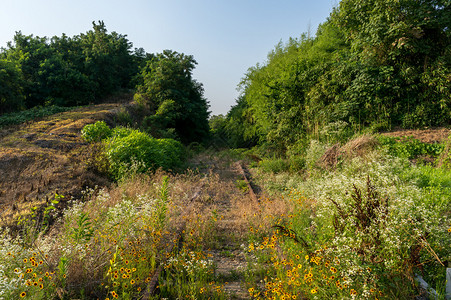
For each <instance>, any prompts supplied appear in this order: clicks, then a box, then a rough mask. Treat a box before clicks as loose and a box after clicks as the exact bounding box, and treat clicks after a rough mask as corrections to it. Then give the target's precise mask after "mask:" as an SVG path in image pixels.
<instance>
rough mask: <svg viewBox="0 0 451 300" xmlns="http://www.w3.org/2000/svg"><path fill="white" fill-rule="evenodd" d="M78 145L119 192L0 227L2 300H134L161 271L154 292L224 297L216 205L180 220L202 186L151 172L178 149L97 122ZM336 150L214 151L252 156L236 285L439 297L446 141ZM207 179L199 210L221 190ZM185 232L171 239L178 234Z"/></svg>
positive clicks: (258, 290) (445, 249)
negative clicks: (254, 199) (216, 255)
mask: <svg viewBox="0 0 451 300" xmlns="http://www.w3.org/2000/svg"><path fill="white" fill-rule="evenodd" d="M83 136H84V138H85V139H86V140H87V141H90V142H93V143H96V142H97V143H100V144H98V145H101V147H102V149H103V150H102V151H103V157H104V158H105V159H107V161H108V164H107V166H108V168H110V169H108V170H107V172H110V174H113V176H114V177H115V179H117V183H116V184H113V185H112V186H111V187H109V188H96V189H91V190H87V191H86V192H85V194H84V196H83V197H82V198H81V199H78V200H74V201H73V202H71V203H70V204H69V205H68V206H67V209H66V210H64V211H63V212H62V215H61V217H60V218H58V219H57V221H56V222H55V223H53V224H52V225H51V223H50V220H51V219H53V216H52V215H53V214H56V213H57V212H56V211H55V210H54V207H53V206H54V204H55V203H56V202H58V201H63V199H64V198H63V197H64V196H63V194H64V193H62V194H61V195H60V194H56V195H55V199H53V202H52V201H50V202H49V203H48V206H47V207H46V208H45V209H44V211H45V213H44V214H43V215H34V214H30V215H29V216H28V217H27V218H22V219H21V220H20V224H19V225H20V226H19V227H20V230H19V232H13V231H9V230H3V231H2V233H1V235H2V236H1V237H2V238H1V241H0V243H1V247H0V299H20V298H25V299H74V298H77V299H140V298H142V297H143V296H144V295H146V293H147V290H146V289H148V287H149V282H150V280H151V278H152V276H153V275H154V273H155V271H156V270H157V268H159V267H161V268H162V269H163V273H162V275H161V277H160V281H159V284H158V291H157V294H156V295H153V296H150V297H153V298H155V299H160V298H168V299H176V298H179V299H228V298H229V297H230V295H228V294H227V293H226V292H225V289H224V283H223V282H220V281H219V280H218V277H217V275H216V273H215V268H216V265H215V263H214V262H213V261H212V259H211V257H209V256H210V254H209V252H208V249H209V247H210V246H211V245H214V244H215V243H216V242H217V241H215V236H216V233H215V231H216V228H215V226H216V222H217V220H218V218H219V216H218V215H217V212H216V211H215V210H213V208H212V209H211V210H210V211H209V212H208V213H205V211H202V210H195V211H194V212H189V207H190V205H192V203H191V202H190V201H187V200H188V199H189V198H190V197H192V195H193V194H196V186H199V185H202V184H203V183H204V182H205V180H206V179H205V178H208V179H207V181H212V179H211V178H210V177H208V176H207V177H203V176H202V175H199V174H198V173H195V172H191V171H186V172H185V174H180V175H173V174H172V175H171V174H165V173H163V172H162V171H155V169H156V168H157V167H164V166H165V165H163V164H160V165H158V166H156V165H153V162H154V161H157V162H159V163H161V162H165V160H168V161H170V160H171V159H174V161H175V162H177V164H178V163H179V161H178V159H181V158H182V157H183V153H182V152H180V153H178V152H177V151H179V150H180V151H181V148H180V147H181V145H180V144H179V143H177V142H175V141H167V140H165V142H167V145H169V146H168V147H169V148H164V147H165V146H164V145H163V147H162V148H161V149H160V150H159V151H160V152H155V151H154V150H155V149H156V148H155V147H156V146H155V147H154V144H155V145H157V146H158V147H160V146H161V145H162V144H161V142H160V141H159V140H157V139H154V138H151V137H150V136H148V135H147V134H144V133H142V132H139V131H138V130H133V129H130V128H124V127H117V128H113V129H112V128H109V127H108V126H107V125H106V124H105V123H102V122H98V123H95V124H93V125H89V126H87V127H85V129H84V130H83ZM174 143H177V144H174ZM334 143H335V144H331V143H328V142H327V141H316V140H312V141H311V143H310V146H309V147H308V148H307V149H305V151H303V152H302V153H297V154H296V153H294V152H292V153H287V154H286V156H279V157H277V156H271V155H270V154H269V155H268V154H266V157H265V156H264V154H265V151H264V150H262V149H252V150H240V149H236V150H229V151H225V152H220V153H217V152H215V153H213V154H212V153H210V156H214V157H216V159H217V160H219V161H224V162H227V163H230V162H233V161H236V160H238V159H242V158H245V159H247V160H248V161H251V160H254V161H256V160H259V159H260V162H258V163H257V162H254V163H251V166H252V167H253V169H252V172H253V174H254V177H255V180H256V183H257V184H258V185H259V186H260V187H261V190H263V191H265V192H264V193H263V194H262V195H265V196H264V197H262V199H261V202H260V204H259V205H258V207H254V206H253V204H251V203H240V204H239V205H241V206H240V207H241V208H240V211H239V214H240V218H241V219H242V220H243V224H248V226H249V232H248V237H247V238H248V243H247V244H245V245H244V247H245V249H246V252H247V254H248V257H247V259H248V269H247V270H246V271H245V272H244V273H245V282H243V283H242V284H243V286H245V287H246V289H247V291H248V292H249V296H250V297H253V298H258V299H296V298H298V299H413V298H414V297H415V296H417V295H419V294H420V293H421V291H420V290H419V289H418V283H417V281H416V277H417V276H418V275H421V276H422V277H423V278H424V279H425V280H426V281H427V282H428V283H429V284H430V285H431V286H432V287H433V288H434V289H436V291H437V292H438V294H439V295H440V297H441V298H444V292H445V291H444V286H445V269H446V267H447V264H448V262H449V261H450V260H451V250H450V245H451V233H450V232H451V227H450V226H451V216H450V214H449V212H450V211H451V201H450V199H451V172H450V168H449V143H450V141H449V140H448V141H447V142H446V143H445V144H441V145H439V144H437V145H432V146H431V145H428V144H425V143H421V142H419V141H416V140H413V139H405V140H395V139H387V138H385V137H380V136H379V137H373V136H358V137H354V138H352V139H350V140H348V139H343V140H341V141H337V140H334ZM170 147H176V150H174V149H172V148H170ZM177 149H179V150H177ZM165 151H167V152H165ZM176 153H178V154H177V156H174V157H175V158H173V157H172V156H171V155H175V154H176ZM122 154H123V156H122ZM169 154H170V155H169ZM101 157H102V156H101ZM101 157H100V159H102V158H101ZM155 157H157V158H156V159H155ZM420 158H422V159H420ZM146 159H149V161H146ZM152 159H154V160H152ZM115 163H116V164H117V165H120V166H121V167H118V168H116V169H115V167H114V166H115ZM140 166H152V167H150V168H149V167H143V168H142V169H140ZM168 169H169V168H168ZM148 171H152V172H151V173H149V172H148ZM143 172H144V173H143ZM237 183H239V182H237ZM209 184H210V185H211V186H210V187H209V188H210V190H209V191H207V192H206V193H205V195H206V196H208V197H207V198H205V199H203V200H202V201H201V202H199V203H203V204H202V205H207V204H208V203H211V201H212V200H211V197H215V195H216V194H215V192H216V193H217V191H219V190H220V189H221V185H222V183H221V182H219V181H218V182H216V183H215V185H212V183H211V182H209ZM238 188H240V190H242V192H243V193H246V192H247V190H246V189H245V188H244V187H243V188H241V186H240V185H239V184H238ZM213 191H215V192H213ZM223 193H224V194H227V193H230V191H223ZM211 195H213V196H211ZM233 209H235V210H236V209H237V208H233ZM182 216H183V217H182ZM183 224H186V226H187V227H186V228H185V230H184V231H182V235H181V239H180V240H178V239H174V236H175V235H174V233H175V232H177V231H179V230H180V229H182V228H183ZM50 225H51V226H50Z"/></svg>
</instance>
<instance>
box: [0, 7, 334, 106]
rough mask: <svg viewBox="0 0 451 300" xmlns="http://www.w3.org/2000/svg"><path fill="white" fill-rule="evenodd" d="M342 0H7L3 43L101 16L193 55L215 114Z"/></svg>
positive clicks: (115, 26) (149, 42)
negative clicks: (284, 45) (251, 75)
mask: <svg viewBox="0 0 451 300" xmlns="http://www.w3.org/2000/svg"><path fill="white" fill-rule="evenodd" d="M337 3H338V0H313V1H312V0H147V1H146V0H120V1H119V0H89V1H88V0H76V1H75V0H2V7H1V9H0V47H5V46H6V43H7V42H8V41H11V40H12V39H13V36H14V34H15V32H16V31H19V30H21V31H22V33H23V34H26V35H29V34H33V35H35V36H41V37H42V36H47V37H52V36H55V35H57V36H61V34H62V33H66V34H67V35H68V36H74V35H78V34H79V33H84V32H86V31H88V30H90V29H91V28H92V21H98V20H103V21H104V22H105V25H106V28H107V29H108V31H109V32H111V31H116V32H118V33H120V34H126V35H127V36H128V39H129V40H130V41H131V42H132V43H133V46H134V47H136V48H141V47H142V48H144V49H145V50H146V51H147V52H149V53H157V52H162V51H163V50H164V49H171V50H175V51H178V52H183V53H185V54H190V55H193V56H194V58H195V59H196V61H197V62H198V65H197V68H196V70H195V71H194V77H195V78H196V79H197V80H198V81H199V82H201V83H202V84H203V85H204V88H205V97H206V98H207V99H208V101H209V102H210V106H211V107H210V110H211V111H212V114H225V113H227V112H228V111H229V109H230V107H231V106H232V105H234V103H235V100H236V98H237V96H238V91H237V90H236V88H237V85H238V83H239V82H240V79H241V78H242V77H243V75H244V74H245V73H246V71H247V69H248V68H249V67H252V66H254V65H255V64H256V63H264V62H265V60H266V56H267V54H268V53H269V52H270V51H271V50H272V49H273V48H274V46H275V45H276V44H277V43H278V42H279V41H284V42H285V41H287V40H288V39H289V38H290V37H299V36H300V35H301V34H302V33H304V32H307V31H308V30H310V32H311V33H312V34H314V33H315V32H316V29H317V26H318V24H320V23H323V22H324V21H325V20H326V18H327V17H328V16H329V14H330V12H331V11H332V8H333V7H334V6H336V5H337Z"/></svg>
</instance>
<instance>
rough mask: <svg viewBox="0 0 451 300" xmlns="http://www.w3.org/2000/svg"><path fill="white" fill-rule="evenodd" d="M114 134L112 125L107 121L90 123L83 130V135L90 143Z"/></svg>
mask: <svg viewBox="0 0 451 300" xmlns="http://www.w3.org/2000/svg"><path fill="white" fill-rule="evenodd" d="M111 135H112V131H111V129H110V127H108V125H107V124H106V123H105V121H97V122H95V123H94V124H88V125H86V126H85V127H83V129H82V130H81V136H82V137H83V138H84V139H85V141H87V142H89V143H93V142H100V141H102V140H104V139H106V138H109V137H110V136H111Z"/></svg>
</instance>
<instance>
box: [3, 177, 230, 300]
mask: <svg viewBox="0 0 451 300" xmlns="http://www.w3.org/2000/svg"><path fill="white" fill-rule="evenodd" d="M200 180H201V178H200V176H198V175H194V174H189V175H178V176H171V175H166V174H163V173H162V172H157V173H154V174H153V175H152V176H148V175H143V174H140V175H139V174H135V175H134V176H132V177H128V178H127V179H124V180H122V181H120V183H119V184H118V185H117V186H114V187H111V188H110V189H106V188H104V189H95V190H92V189H91V190H87V191H86V192H85V195H84V197H83V199H80V200H77V201H74V202H73V203H71V205H70V208H68V209H66V210H65V211H64V212H63V216H62V217H61V218H60V219H59V220H58V222H57V223H56V224H54V225H53V226H52V227H51V228H50V229H49V228H48V226H46V223H45V220H41V222H38V223H37V222H36V220H35V219H31V218H30V219H29V220H25V222H23V223H24V224H25V225H24V226H23V227H22V228H23V229H22V232H21V234H20V235H13V234H12V232H9V231H8V230H5V231H3V232H2V236H1V237H2V238H1V241H0V243H1V247H0V261H1V264H0V299H20V298H25V299H74V298H78V299H140V298H141V297H142V296H143V295H145V294H146V293H147V292H148V291H147V290H146V289H147V288H148V286H149V282H150V281H151V279H152V276H153V275H154V273H155V270H156V269H157V268H158V267H159V266H162V267H163V269H164V270H165V272H163V273H162V277H163V278H164V281H160V284H159V287H158V290H159V296H150V297H151V298H152V297H154V298H159V297H163V298H164V297H167V298H171V299H174V298H177V297H183V298H184V299H187V298H189V299H208V298H214V299H222V298H224V293H223V286H221V285H218V284H216V283H215V281H214V274H213V272H214V266H213V263H212V261H211V260H210V259H209V258H208V255H207V254H206V252H205V249H204V248H203V245H202V243H201V241H202V242H203V243H205V242H206V240H205V239H202V237H204V235H203V236H200V235H199V232H203V233H207V232H208V230H207V229H208V228H210V230H211V224H212V222H214V220H215V218H216V217H217V216H213V217H211V216H197V215H195V214H192V215H187V214H186V211H185V212H184V216H185V217H187V218H190V220H192V222H191V223H190V224H191V225H189V226H187V229H186V233H185V231H184V234H183V235H182V239H181V240H180V241H178V240H174V237H175V235H174V232H175V231H176V230H177V229H178V228H180V226H181V222H183V220H182V218H181V217H180V215H181V213H182V211H183V210H185V209H186V203H185V202H184V201H186V199H187V197H186V191H189V190H190V189H191V187H193V186H195V185H196V184H198V182H199V181H200ZM59 197H60V198H61V196H59ZM191 218H192V219H191ZM188 221H189V220H188ZM14 236H15V237H14ZM171 245H174V246H172V247H171ZM178 249H180V251H177V250H178Z"/></svg>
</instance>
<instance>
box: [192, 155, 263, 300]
mask: <svg viewBox="0 0 451 300" xmlns="http://www.w3.org/2000/svg"><path fill="white" fill-rule="evenodd" d="M196 164H197V165H199V166H203V167H206V168H207V170H208V171H205V170H204V171H205V172H208V174H206V175H207V178H208V181H209V186H208V188H207V190H206V193H208V196H207V199H206V201H205V203H204V204H203V206H202V208H200V211H199V212H200V213H201V214H204V215H208V214H211V215H212V216H213V217H216V218H217V221H216V223H215V226H214V228H213V230H212V232H211V233H210V237H207V239H206V244H205V246H207V247H208V250H207V253H208V254H209V255H210V258H211V259H213V261H214V264H215V278H216V280H217V282H216V284H220V285H223V286H224V290H225V292H226V294H227V296H228V297H229V298H228V299H250V298H249V293H248V291H247V288H246V283H245V281H246V278H245V276H246V272H247V259H246V249H247V248H246V247H245V244H247V233H248V224H247V221H246V214H249V213H251V212H252V211H254V210H255V209H256V208H257V207H256V205H257V203H256V202H255V201H254V200H253V199H252V198H251V196H250V193H249V190H248V189H247V188H246V187H245V185H243V182H244V181H243V176H242V174H241V172H240V170H239V167H238V164H237V163H233V162H232V161H227V160H226V161H224V160H223V159H218V158H214V157H207V156H205V157H203V158H200V159H198V161H197V162H196ZM207 234H208V233H207Z"/></svg>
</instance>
